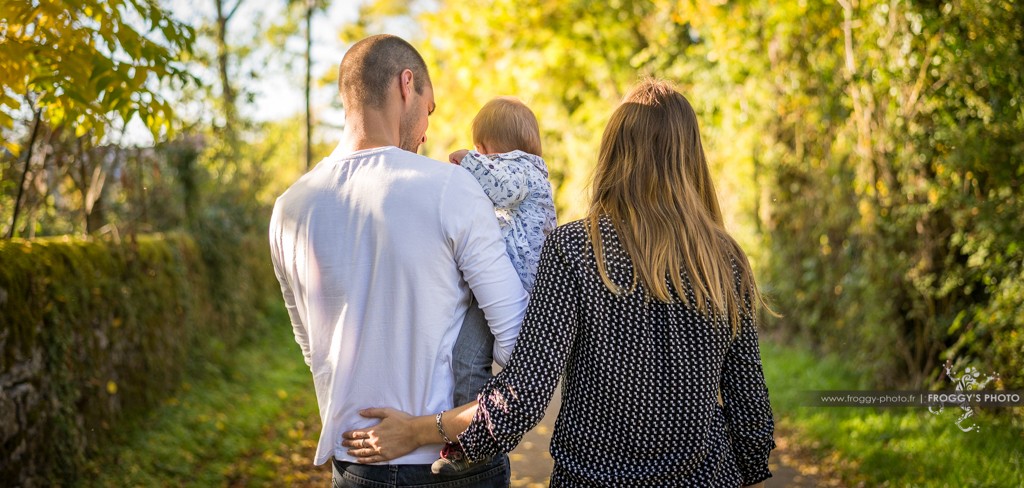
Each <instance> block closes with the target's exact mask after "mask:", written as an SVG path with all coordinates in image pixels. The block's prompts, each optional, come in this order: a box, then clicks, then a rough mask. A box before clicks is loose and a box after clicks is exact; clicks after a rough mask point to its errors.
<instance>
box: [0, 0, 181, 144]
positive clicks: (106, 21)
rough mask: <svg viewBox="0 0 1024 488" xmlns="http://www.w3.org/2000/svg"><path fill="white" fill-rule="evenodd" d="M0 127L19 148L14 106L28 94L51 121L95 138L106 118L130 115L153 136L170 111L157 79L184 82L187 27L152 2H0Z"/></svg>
mask: <svg viewBox="0 0 1024 488" xmlns="http://www.w3.org/2000/svg"><path fill="white" fill-rule="evenodd" d="M0 5H2V6H0V130H3V131H4V132H3V133H4V137H3V143H4V145H5V146H6V147H7V148H8V149H9V150H10V151H11V152H13V153H15V154H17V153H18V152H19V151H20V148H19V145H18V144H17V143H16V142H15V139H13V138H9V137H8V132H7V131H9V130H10V129H13V123H14V120H15V117H16V115H15V112H17V111H18V110H19V109H20V108H21V107H22V101H23V100H25V99H31V100H32V102H31V104H32V107H31V109H32V110H41V111H42V113H43V115H44V121H46V123H47V124H48V125H51V126H53V127H61V128H67V129H68V130H69V131H71V130H73V132H74V133H75V135H76V136H77V137H81V136H84V135H86V134H90V133H91V134H92V136H93V137H94V139H93V140H94V141H99V140H101V139H102V138H103V135H104V133H105V132H106V130H107V129H108V128H109V127H110V124H111V121H112V120H120V121H122V123H124V124H127V122H128V121H129V120H131V119H132V118H133V117H135V116H138V117H139V119H141V120H142V122H143V123H145V124H146V126H147V127H149V128H150V130H151V131H153V135H154V139H158V140H159V139H160V135H161V133H162V131H165V130H168V129H170V128H171V121H172V117H173V109H172V107H171V106H170V104H168V102H167V101H166V100H165V99H164V97H163V96H161V94H160V92H159V91H158V88H159V86H158V85H159V83H160V82H163V81H170V80H177V81H179V82H186V81H188V80H190V79H191V78H190V76H189V75H188V73H187V71H186V70H185V69H184V67H183V66H182V65H181V63H180V61H181V60H182V59H183V58H185V57H187V55H188V53H189V52H190V49H191V44H192V40H193V37H194V34H193V31H192V28H191V27H189V26H187V25H184V24H182V23H180V22H178V21H176V20H174V19H173V18H171V17H170V16H169V15H168V14H167V12H166V11H164V10H163V9H162V8H161V7H160V6H159V5H158V4H157V3H156V2H152V1H148V0H120V1H114V2H102V1H95V0H93V1H84V2H83V1H76V2H67V1H63V0H46V1H42V2H3V3H2V4H0Z"/></svg>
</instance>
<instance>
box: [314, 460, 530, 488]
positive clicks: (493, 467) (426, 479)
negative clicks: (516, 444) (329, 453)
mask: <svg viewBox="0 0 1024 488" xmlns="http://www.w3.org/2000/svg"><path fill="white" fill-rule="evenodd" d="M511 477H512V471H511V468H509V464H508V456H507V455H505V454H501V455H498V456H494V458H493V459H491V460H490V461H489V462H486V463H480V464H479V465H474V466H473V467H472V468H470V469H468V470H466V471H464V472H462V473H459V474H457V475H440V474H434V473H431V472H430V465H429V464H390V465H375V464H356V463H347V462H343V461H338V460H337V459H335V460H334V488H393V487H410V488H455V487H460V488H477V487H479V488H508V486H509V483H510V482H511Z"/></svg>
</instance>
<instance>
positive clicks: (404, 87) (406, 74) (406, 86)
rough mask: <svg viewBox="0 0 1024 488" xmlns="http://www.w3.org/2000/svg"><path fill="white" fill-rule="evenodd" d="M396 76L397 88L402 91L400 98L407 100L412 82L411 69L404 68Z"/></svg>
mask: <svg viewBox="0 0 1024 488" xmlns="http://www.w3.org/2000/svg"><path fill="white" fill-rule="evenodd" d="M398 76H399V77H398V89H399V90H400V91H401V93H402V100H403V101H406V100H409V99H410V98H411V97H412V91H413V83H414V80H413V74H412V70H410V69H404V70H402V73H401V74H400V75H398Z"/></svg>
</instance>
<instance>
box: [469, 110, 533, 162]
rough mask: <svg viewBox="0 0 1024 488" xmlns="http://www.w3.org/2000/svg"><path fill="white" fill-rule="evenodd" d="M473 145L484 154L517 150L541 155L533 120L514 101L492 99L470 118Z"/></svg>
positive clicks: (530, 111)
mask: <svg viewBox="0 0 1024 488" xmlns="http://www.w3.org/2000/svg"><path fill="white" fill-rule="evenodd" d="M473 144H474V145H475V146H476V149H477V151H480V152H482V153H485V154H497V153H506V152H512V151H515V150H520V151H523V152H526V153H530V154H536V155H537V156H541V151H540V129H539V128H538V127H537V117H536V116H534V115H533V111H532V110H530V108H529V107H527V106H526V104H524V103H523V102H520V101H519V100H518V99H516V98H513V97H497V98H494V99H493V100H491V101H489V102H487V103H486V104H485V105H484V106H483V108H481V109H480V113H478V114H476V117H474V118H473Z"/></svg>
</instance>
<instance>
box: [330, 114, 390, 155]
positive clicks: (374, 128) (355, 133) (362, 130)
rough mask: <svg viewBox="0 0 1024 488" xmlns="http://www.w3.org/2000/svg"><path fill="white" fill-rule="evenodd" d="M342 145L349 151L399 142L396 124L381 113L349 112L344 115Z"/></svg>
mask: <svg viewBox="0 0 1024 488" xmlns="http://www.w3.org/2000/svg"><path fill="white" fill-rule="evenodd" d="M341 142H342V146H343V147H344V148H345V149H347V150H348V151H349V152H354V151H362V150H364V149H373V148H377V147H386V146H397V145H398V144H399V131H398V125H397V124H394V123H391V122H390V121H389V118H388V117H385V116H384V114H382V113H377V112H368V113H365V114H355V113H352V114H349V115H347V116H346V117H345V132H344V134H343V135H342V138H341Z"/></svg>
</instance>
